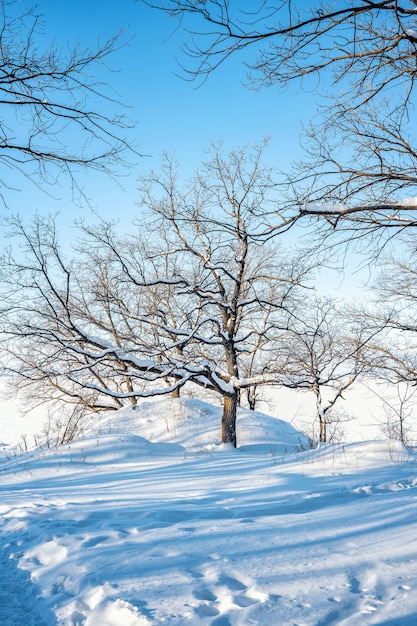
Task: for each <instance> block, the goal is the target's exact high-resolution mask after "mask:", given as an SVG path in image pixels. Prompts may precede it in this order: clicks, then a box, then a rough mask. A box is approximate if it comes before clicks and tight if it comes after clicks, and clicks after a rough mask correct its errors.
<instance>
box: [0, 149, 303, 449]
mask: <svg viewBox="0 0 417 626" xmlns="http://www.w3.org/2000/svg"><path fill="white" fill-rule="evenodd" d="M262 151H263V147H262V146H260V147H255V148H253V149H252V150H249V149H245V150H236V151H232V152H231V153H230V154H228V155H227V156H224V155H223V152H222V150H221V148H220V147H218V146H217V147H214V148H213V154H212V158H211V159H210V160H209V161H207V162H206V163H205V164H203V166H202V167H201V168H200V170H199V171H198V172H197V173H196V175H195V177H194V178H193V179H192V180H191V181H190V182H189V183H188V184H186V185H184V186H181V185H180V183H179V181H178V179H177V175H176V169H175V167H174V164H173V162H172V161H171V160H169V159H168V160H165V164H164V167H163V171H162V173H158V174H151V175H149V176H148V177H146V178H145V179H143V180H142V204H143V206H144V207H146V209H147V211H148V212H149V216H148V218H147V219H145V217H144V219H143V220H141V222H140V224H139V233H138V235H131V236H130V237H127V238H121V237H119V236H116V234H115V232H114V229H113V228H112V226H111V225H109V224H106V223H101V224H99V225H97V226H94V227H86V226H84V227H83V231H82V233H83V235H82V236H83V238H84V241H81V242H80V246H81V247H80V251H79V253H78V255H77V260H74V261H72V262H65V259H64V257H63V255H62V253H61V252H60V250H59V246H58V244H57V241H56V233H55V231H54V228H53V224H51V223H50V222H48V223H45V222H40V221H39V220H38V222H37V223H36V224H35V228H34V230H30V229H27V228H26V227H24V226H23V225H22V224H21V222H19V221H17V222H15V224H14V227H15V229H16V230H17V231H18V232H19V233H20V237H23V239H24V241H25V242H26V257H27V258H23V259H22V258H21V259H20V260H19V259H17V260H16V259H14V258H12V257H9V258H6V259H4V264H3V266H4V268H5V270H4V273H3V276H2V282H3V296H4V298H3V304H2V307H3V315H2V318H3V320H4V322H3V333H2V336H3V338H4V342H5V344H4V347H5V349H6V350H7V351H8V354H9V363H8V369H9V370H11V371H14V372H17V373H18V374H20V375H21V376H22V377H23V379H24V380H25V381H26V383H27V384H30V385H33V384H35V385H37V386H38V385H40V386H41V388H42V389H46V388H52V389H53V390H54V391H53V393H54V394H58V396H59V397H64V396H65V397H68V398H69V399H70V400H71V401H74V400H77V399H78V398H81V399H82V402H84V403H85V404H86V405H88V406H92V407H94V408H96V409H108V408H113V409H114V408H117V407H118V406H120V405H121V404H124V403H126V402H135V401H136V399H137V398H138V397H144V396H149V395H157V394H166V393H172V392H173V391H174V390H175V389H179V388H181V387H183V386H184V385H189V384H191V383H192V384H194V385H199V386H201V387H205V388H207V389H210V390H212V391H214V392H215V393H217V394H218V395H219V396H220V397H221V398H222V402H223V419H222V441H223V442H228V443H232V444H233V445H236V411H237V405H238V402H239V397H240V394H241V392H242V391H244V390H245V389H248V388H253V387H254V386H256V385H260V384H268V383H276V384H279V383H281V381H282V380H283V370H282V367H283V361H282V358H281V356H280V341H281V338H282V333H283V331H284V330H285V329H286V328H287V327H288V320H289V317H290V316H291V311H292V310H293V308H294V307H295V306H296V305H297V304H298V302H299V300H300V297H301V294H300V290H301V285H302V284H304V283H305V282H306V281H307V280H308V279H309V278H310V274H311V266H312V265H314V261H313V260H311V261H308V262H307V261H306V258H303V259H302V258H301V257H300V256H296V257H295V258H291V257H290V256H289V255H288V253H285V252H284V251H283V250H282V249H280V248H279V247H278V246H277V244H272V243H267V242H265V241H264V238H263V237H262V235H261V234H262V232H263V229H264V225H265V220H266V216H265V213H266V211H265V207H266V206H267V204H268V200H269V198H270V194H271V192H272V188H273V185H272V184H271V172H270V171H269V169H268V168H265V167H264V166H263V165H262V163H261V156H262ZM285 228H286V224H285V222H283V229H284V230H285ZM144 232H147V233H148V235H147V236H144V235H143V233H144ZM260 336H262V341H260ZM261 348H262V350H261ZM260 352H262V355H261V354H260ZM254 353H257V355H258V357H257V359H256V368H255V367H254V362H253V359H252V357H253V354H254ZM251 359H252V363H251V368H250V372H249V368H248V365H247V364H248V362H249V361H251ZM245 373H249V374H250V375H248V376H246V375H245ZM167 381H169V383H170V384H169V385H167Z"/></svg>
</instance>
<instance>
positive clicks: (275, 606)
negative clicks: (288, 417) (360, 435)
mask: <svg viewBox="0 0 417 626" xmlns="http://www.w3.org/2000/svg"><path fill="white" fill-rule="evenodd" d="M220 417H221V410H220V408H219V407H213V406H211V405H209V404H205V403H202V402H200V401H197V400H192V399H179V400H173V399H169V400H158V401H153V402H142V403H141V404H140V405H139V406H138V408H137V409H135V410H133V409H129V410H128V409H125V410H123V411H120V412H117V413H113V414H110V415H108V416H107V417H105V418H101V419H100V420H96V422H95V423H94V424H92V425H91V427H90V429H89V430H88V431H87V432H86V433H85V435H84V436H83V437H82V438H81V439H79V440H78V441H76V442H74V443H72V444H70V445H66V446H62V447H60V448H58V449H43V450H33V451H30V452H29V453H27V454H24V455H18V456H16V457H13V455H11V452H10V450H11V449H10V448H9V449H6V451H5V452H4V457H3V459H2V461H1V469H2V471H1V477H0V491H1V500H0V502H1V505H0V514H1V517H0V533H1V545H2V550H1V551H0V559H1V565H2V567H1V577H2V580H1V581H0V582H1V584H0V623H1V624H2V625H4V626H12V625H15V624H16V625H17V624H19V625H21V624H23V623H24V624H25V625H26V626H52V625H54V624H59V625H63V626H148V625H159V624H165V625H167V626H184V625H186V624H190V626H194V625H202V626H205V625H212V626H249V625H252V624H257V625H259V626H269V625H271V626H276V625H280V626H290V625H294V624H300V625H301V624H303V625H304V626H324V625H328V626H330V625H336V624H337V625H342V626H350V625H353V624H355V626H357V625H358V624H361V625H367V624H369V625H371V624H379V625H380V626H381V625H384V626H394V625H396V626H411V625H415V624H417V593H416V591H417V544H416V539H415V538H416V535H417V473H416V469H417V463H416V461H417V457H416V456H415V455H413V454H411V453H410V452H408V451H407V450H406V449H405V448H404V447H403V446H402V445H401V444H399V443H398V442H393V441H375V442H364V443H350V444H345V445H335V446H327V447H325V448H321V449H316V450H309V449H308V446H307V441H306V440H305V438H304V436H303V435H301V434H300V433H299V432H298V431H297V430H295V429H294V428H293V427H292V426H291V425H289V424H288V423H287V422H283V421H281V420H278V419H275V418H273V417H270V416H266V415H263V414H261V413H253V412H250V411H244V410H242V411H240V413H239V417H238V444H239V448H238V449H237V450H235V449H233V448H230V447H228V446H222V445H218V443H216V442H218V441H219V436H220Z"/></svg>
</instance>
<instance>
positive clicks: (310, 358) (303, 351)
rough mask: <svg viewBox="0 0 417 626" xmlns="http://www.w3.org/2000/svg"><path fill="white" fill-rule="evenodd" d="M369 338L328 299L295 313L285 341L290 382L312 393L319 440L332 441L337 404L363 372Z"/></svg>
mask: <svg viewBox="0 0 417 626" xmlns="http://www.w3.org/2000/svg"><path fill="white" fill-rule="evenodd" d="M371 336H372V333H371V334H369V333H368V332H367V331H366V330H365V328H364V327H363V326H362V325H361V324H357V323H356V322H354V321H352V319H351V318H350V316H348V315H346V313H345V312H343V311H342V310H341V309H340V308H339V307H337V305H336V303H335V301H333V300H331V299H328V298H325V299H320V298H314V299H311V300H307V301H305V302H304V303H303V312H302V314H301V313H300V315H299V316H293V317H292V320H291V324H290V329H289V333H287V335H286V336H285V338H284V340H283V351H285V352H286V354H287V358H286V375H287V385H288V386H291V385H293V386H294V387H297V388H301V389H308V390H310V391H312V392H313V394H314V396H315V403H316V417H317V420H318V423H319V441H320V443H326V442H327V441H328V434H329V433H328V429H329V425H330V424H331V423H332V415H333V413H334V414H335V415H336V412H335V410H334V409H335V405H336V403H337V402H338V401H339V400H340V399H344V394H345V392H346V391H347V390H348V389H349V388H351V387H352V385H353V384H354V383H355V382H356V380H357V379H358V377H359V376H360V375H361V374H363V372H364V369H365V367H366V363H367V360H366V359H365V358H364V350H365V347H366V346H367V344H368V342H369V340H370V339H371ZM284 346H285V347H284Z"/></svg>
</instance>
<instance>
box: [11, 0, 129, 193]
mask: <svg viewBox="0 0 417 626" xmlns="http://www.w3.org/2000/svg"><path fill="white" fill-rule="evenodd" d="M19 11H21V12H19ZM41 27H42V17H41V16H40V15H39V14H38V13H37V11H36V9H34V8H33V9H30V10H28V11H26V12H23V9H22V7H21V6H20V5H19V3H16V2H12V1H9V0H2V1H1V2H0V110H1V111H2V116H1V123H0V146H1V155H0V161H1V163H2V164H3V169H4V174H3V175H2V176H1V179H0V181H1V187H2V190H1V191H0V196H1V200H2V202H3V204H5V205H7V194H6V191H7V190H10V189H11V188H12V187H14V186H15V185H16V184H17V185H18V184H19V182H18V181H19V176H23V177H25V178H26V179H30V180H31V182H32V183H34V184H35V185H37V186H39V187H41V188H42V189H45V185H56V182H57V180H58V179H59V177H60V176H61V175H67V176H69V179H70V181H71V183H72V187H73V191H74V193H75V194H76V195H80V194H81V195H83V191H82V190H81V188H80V187H78V185H77V180H76V174H77V172H78V171H79V170H80V169H84V168H90V169H95V170H100V171H104V172H107V173H112V172H115V166H116V165H117V164H119V165H120V164H121V163H122V164H126V156H127V153H128V152H130V153H133V152H134V147H133V145H132V144H131V143H130V142H129V140H128V139H127V137H126V136H125V134H126V132H127V129H128V128H129V127H130V126H131V123H130V122H129V120H128V118H127V117H126V116H125V115H121V114H120V112H119V113H115V114H114V115H112V114H109V113H108V111H109V110H110V109H111V108H114V109H120V108H121V105H120V104H119V103H117V102H116V100H115V98H114V96H113V94H112V92H111V91H110V88H109V87H108V85H106V84H103V82H100V81H99V80H98V79H97V78H95V75H97V73H98V72H97V70H99V69H100V68H104V67H105V65H106V62H107V61H108V59H109V58H110V57H111V56H112V55H113V54H114V53H115V52H116V51H117V49H118V48H119V47H120V46H122V45H123V43H122V39H123V38H122V35H121V34H120V33H119V34H118V35H116V36H114V37H113V38H111V39H108V40H105V41H103V42H98V44H97V47H96V48H95V49H83V48H81V47H80V46H79V45H78V44H74V46H73V47H72V48H69V49H68V50H64V49H63V48H62V47H61V46H60V45H59V43H58V42H56V41H48V42H44V41H43V39H44V35H42V30H41ZM7 172H9V173H13V176H14V175H16V177H17V182H16V183H11V182H10V178H11V177H10V176H8V175H7Z"/></svg>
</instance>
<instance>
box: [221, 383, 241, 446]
mask: <svg viewBox="0 0 417 626" xmlns="http://www.w3.org/2000/svg"><path fill="white" fill-rule="evenodd" d="M237 405H238V393H237V392H234V393H233V394H231V395H228V396H224V397H223V415H222V443H231V444H232V446H233V447H234V448H236V443H237V442H236V413H237Z"/></svg>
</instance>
